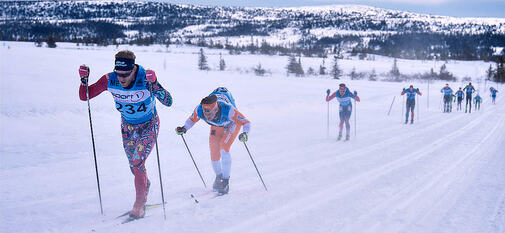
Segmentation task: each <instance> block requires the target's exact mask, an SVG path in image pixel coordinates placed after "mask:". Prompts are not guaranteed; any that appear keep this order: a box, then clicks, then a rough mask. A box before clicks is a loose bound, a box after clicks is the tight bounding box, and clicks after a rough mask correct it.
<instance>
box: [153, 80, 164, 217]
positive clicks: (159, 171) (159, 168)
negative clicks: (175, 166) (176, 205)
mask: <svg viewBox="0 0 505 233" xmlns="http://www.w3.org/2000/svg"><path fill="white" fill-rule="evenodd" d="M150 89H151V101H152V102H153V109H152V114H153V120H154V117H155V115H154V109H155V107H156V100H155V99H154V95H153V86H152V84H151V85H150ZM155 129H156V128H155ZM158 133H159V129H158V132H156V135H154V143H156V158H157V160H158V176H159V177H160V190H161V203H163V219H164V220H167V214H166V211H165V195H164V193H163V180H162V178H161V165H160V153H159V149H158Z"/></svg>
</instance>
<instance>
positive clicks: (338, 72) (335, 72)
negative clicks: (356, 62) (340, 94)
mask: <svg viewBox="0 0 505 233" xmlns="http://www.w3.org/2000/svg"><path fill="white" fill-rule="evenodd" d="M341 74H342V70H340V68H339V67H338V58H337V56H333V66H332V67H331V77H333V78H334V79H340V75H341Z"/></svg>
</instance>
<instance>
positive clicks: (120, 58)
mask: <svg viewBox="0 0 505 233" xmlns="http://www.w3.org/2000/svg"><path fill="white" fill-rule="evenodd" d="M115 58H116V60H115V62H114V72H115V73H116V76H117V77H118V79H119V83H121V85H122V86H123V87H127V86H128V85H130V82H131V81H132V80H133V75H134V74H135V54H134V53H133V52H132V51H129V50H122V51H119V52H118V53H116V56H115Z"/></svg>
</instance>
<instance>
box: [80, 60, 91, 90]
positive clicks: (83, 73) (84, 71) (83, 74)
mask: <svg viewBox="0 0 505 233" xmlns="http://www.w3.org/2000/svg"><path fill="white" fill-rule="evenodd" d="M79 77H80V78H81V82H82V84H84V85H86V84H88V77H89V67H88V66H87V65H84V64H82V65H81V66H80V67H79Z"/></svg>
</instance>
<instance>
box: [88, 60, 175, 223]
mask: <svg viewBox="0 0 505 233" xmlns="http://www.w3.org/2000/svg"><path fill="white" fill-rule="evenodd" d="M79 76H80V77H81V82H82V84H81V86H80V88H79V97H80V99H81V100H83V101H86V100H87V97H86V86H87V85H88V76H89V68H88V67H87V66H85V65H82V66H81V67H79ZM88 89H89V98H90V99H92V98H94V97H96V96H97V95H99V94H100V93H102V92H103V91H106V90H108V91H109V92H110V93H111V94H112V97H113V98H114V101H115V102H116V109H117V110H118V111H119V112H120V113H121V133H122V136H123V147H124V150H125V152H126V156H127V157H128V162H129V164H130V170H131V172H132V173H133V175H134V177H135V178H134V184H135V203H134V204H133V209H132V210H131V211H130V213H129V215H130V217H131V218H142V217H143V216H144V214H145V204H146V202H147V194H148V192H149V186H150V182H149V179H148V178H147V173H146V167H145V162H146V159H147V157H148V156H149V153H151V150H152V149H153V146H154V143H155V137H157V136H158V129H159V118H158V114H157V111H156V107H155V103H154V101H155V100H152V99H151V98H152V95H155V96H156V98H158V100H159V101H160V102H161V103H162V104H164V105H166V106H171V105H172V97H171V95H170V93H169V92H168V91H166V90H165V89H164V88H163V87H162V86H161V85H160V83H159V82H158V81H157V78H156V74H155V73H154V71H152V70H145V69H144V67H142V66H140V65H138V64H135V54H134V53H133V52H131V51H128V50H123V51H119V52H118V53H117V54H116V55H115V67H114V71H113V72H111V73H107V74H105V75H103V76H102V77H101V78H100V79H99V80H98V81H97V82H96V83H94V84H92V85H91V86H89V87H88Z"/></svg>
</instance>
